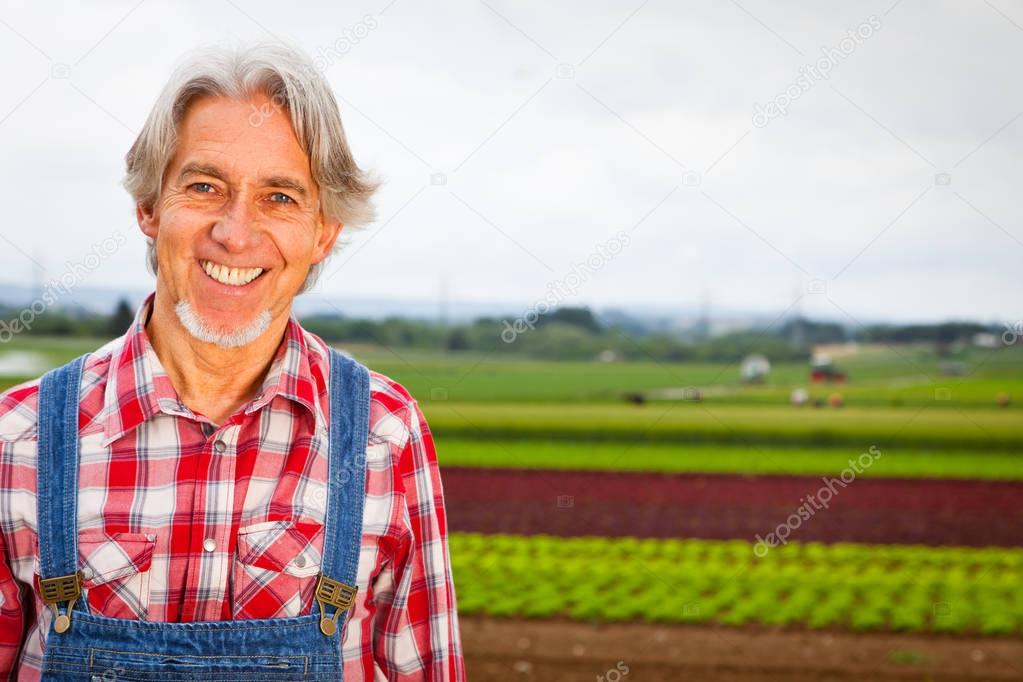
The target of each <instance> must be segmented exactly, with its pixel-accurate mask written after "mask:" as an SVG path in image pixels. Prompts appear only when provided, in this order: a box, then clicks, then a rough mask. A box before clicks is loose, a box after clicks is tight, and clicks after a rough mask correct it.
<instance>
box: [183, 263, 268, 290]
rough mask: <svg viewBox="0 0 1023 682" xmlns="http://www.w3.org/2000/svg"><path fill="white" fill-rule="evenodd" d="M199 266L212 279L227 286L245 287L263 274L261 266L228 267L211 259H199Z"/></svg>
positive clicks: (263, 270)
mask: <svg viewBox="0 0 1023 682" xmlns="http://www.w3.org/2000/svg"><path fill="white" fill-rule="evenodd" d="M199 267H200V268H202V271H203V272H205V273H206V275H207V276H208V277H209V278H210V279H212V280H213V281H215V282H217V283H219V284H223V285H226V286H229V287H245V286H247V285H249V284H251V283H252V282H254V281H255V280H257V279H259V278H260V277H262V276H263V274H264V273H266V272H267V270H265V269H263V268H239V267H229V266H227V265H224V264H222V263H216V262H214V261H211V260H205V259H202V258H200V259H199Z"/></svg>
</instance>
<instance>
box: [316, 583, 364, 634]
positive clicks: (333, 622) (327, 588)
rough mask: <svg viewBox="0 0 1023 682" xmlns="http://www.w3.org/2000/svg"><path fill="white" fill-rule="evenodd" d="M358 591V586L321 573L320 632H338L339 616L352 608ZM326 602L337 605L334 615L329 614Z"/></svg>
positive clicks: (318, 599) (317, 595) (317, 587)
mask: <svg viewBox="0 0 1023 682" xmlns="http://www.w3.org/2000/svg"><path fill="white" fill-rule="evenodd" d="M358 593H359V588H358V587H352V586H351V585H346V584H344V583H342V582H338V581H337V580H332V579H330V578H328V577H327V576H325V575H323V574H322V573H321V574H320V579H319V580H318V581H317V582H316V601H317V602H319V604H320V632H322V633H323V634H325V635H327V636H328V637H330V636H331V635H333V634H334V633H335V632H337V618H338V616H340V615H341V614H342V613H344V612H345V611H347V610H348V609H349V608H351V606H352V604H354V603H355V595H356V594H358ZM325 602H326V604H330V605H331V606H336V607H337V611H335V612H334V614H333V615H332V616H328V615H327V607H326V605H325Z"/></svg>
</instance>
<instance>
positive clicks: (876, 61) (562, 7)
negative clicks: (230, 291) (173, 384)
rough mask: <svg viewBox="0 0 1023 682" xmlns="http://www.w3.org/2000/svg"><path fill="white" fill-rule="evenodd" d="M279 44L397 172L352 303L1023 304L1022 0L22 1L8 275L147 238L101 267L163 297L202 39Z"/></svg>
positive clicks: (989, 310) (362, 148)
mask: <svg viewBox="0 0 1023 682" xmlns="http://www.w3.org/2000/svg"><path fill="white" fill-rule="evenodd" d="M296 5H301V6H302V8H303V9H301V10H299V9H296ZM427 5H428V9H427ZM272 36H277V37H281V38H285V39H288V40H291V41H293V42H296V43H298V44H299V45H301V46H303V47H304V48H305V49H306V50H307V51H308V52H309V53H310V54H311V55H313V56H314V57H315V58H316V60H317V64H318V65H319V66H321V67H322V68H323V70H324V73H325V74H326V76H327V77H328V79H329V81H330V83H331V84H332V86H333V87H334V89H335V92H336V94H337V96H338V99H339V104H340V107H341V111H342V116H343V118H344V123H345V127H346V129H347V132H348V136H349V139H350V142H351V144H352V146H353V149H354V153H355V155H356V159H357V160H358V161H359V163H360V165H362V166H363V167H366V168H369V169H372V170H373V171H375V172H376V173H378V174H379V175H380V176H382V177H383V178H384V180H385V184H384V186H383V188H382V189H381V190H380V193H379V195H378V201H377V206H378V213H379V219H378V220H377V221H376V223H374V224H373V225H371V226H370V227H368V228H367V229H366V230H364V231H361V232H358V233H353V234H352V240H351V243H350V244H349V245H348V246H347V247H346V249H345V250H343V251H342V252H340V253H339V254H337V255H336V256H334V258H333V260H332V261H331V262H330V263H329V264H328V265H327V268H326V270H325V273H326V274H325V276H324V277H323V279H322V280H321V282H320V284H319V291H320V292H323V293H325V294H330V295H333V296H341V297H345V296H348V297H356V298H396V299H421V300H423V301H424V304H427V305H433V304H434V302H435V301H436V299H437V298H438V297H439V296H440V295H441V292H442V291H446V292H447V296H449V297H450V298H451V299H455V300H466V301H504V302H523V303H530V302H533V301H536V300H538V299H540V298H543V297H544V296H548V295H549V292H550V291H551V290H552V287H554V288H557V289H558V290H559V291H560V292H561V293H560V294H558V296H559V300H561V301H563V302H565V303H587V304H593V305H598V306H610V305H616V306H622V307H626V308H627V307H630V306H645V305H659V306H665V307H677V308H679V309H691V308H693V307H695V306H699V305H700V303H701V301H703V300H709V302H710V304H711V306H712V308H713V309H720V310H726V309H741V310H748V311H754V312H758V313H762V314H771V313H774V312H778V313H780V312H782V311H784V310H791V309H795V308H798V309H800V310H802V311H803V312H806V313H808V314H812V315H818V316H826V317H831V318H836V319H841V320H845V321H855V320H866V319H910V320H935V319H946V318H954V317H958V318H962V317H968V318H973V319H984V320H990V321H998V322H1003V321H1014V320H1018V319H1019V318H1020V316H1023V305H1021V303H1020V301H1023V277H1021V276H1020V275H1021V272H1020V270H1021V268H1020V266H1021V264H1023V202H1021V201H1020V200H1019V198H1020V192H1021V189H1023V188H1021V180H1023V6H1020V5H1019V4H1018V3H1012V2H1009V1H1008V0H990V2H986V1H972V0H969V1H962V2H938V3H935V2H925V1H924V0H901V1H898V2H897V1H896V0H884V1H883V2H861V3H848V2H828V3H796V2H786V3H779V2H763V1H759V0H741V2H712V1H710V0H708V1H706V2H677V1H676V0H648V1H646V2H644V1H642V0H635V1H632V2H624V1H622V2H587V3H582V2H573V3H568V2H555V3H541V2H532V3H521V2H520V3H513V2H508V1H502V0H486V2H483V1H470V0H463V1H455V2H431V3H418V2H411V1H410V0H394V1H393V2H391V1H390V0H380V1H378V2H345V3H338V2H329V3H328V2H323V3H292V4H285V3H271V2H242V1H241V0H234V1H232V0H211V1H208V2H203V3H198V2H196V3H184V2H174V3H172V2H170V1H169V0H142V1H141V2H139V0H129V1H124V2H122V1H120V0H118V1H113V0H105V1H96V2H89V3H84V2H83V3H72V2H45V1H43V2H40V1H38V0H33V1H32V2H29V1H28V0H24V1H21V2H18V1H12V0H3V2H2V3H0V60H2V63H3V64H4V65H5V66H6V69H5V78H4V81H3V85H2V88H0V150H2V155H0V159H2V163H0V178H2V180H3V182H4V186H5V187H7V188H8V193H7V196H8V199H7V201H6V202H5V206H4V211H3V217H2V219H0V282H22V283H24V282H27V281H30V280H31V279H32V278H33V277H35V276H36V273H39V272H42V273H43V276H45V277H47V278H52V277H59V276H60V275H61V274H62V273H63V272H64V271H65V268H66V267H67V263H68V262H81V261H82V260H83V258H84V257H85V254H87V253H90V252H92V250H93V246H94V245H95V244H98V243H100V242H102V240H103V239H104V238H107V237H115V238H119V235H120V236H123V237H124V239H122V240H121V241H122V242H123V243H122V244H120V245H119V246H118V248H117V249H116V251H114V252H113V253H110V254H109V255H104V257H103V261H102V263H101V265H100V266H99V267H98V268H95V269H94V270H92V271H90V272H89V273H88V276H87V278H86V279H85V282H84V283H86V284H88V285H89V286H101V287H128V288H131V289H138V288H143V289H144V288H147V287H150V286H151V283H152V278H151V276H150V275H149V274H148V272H147V271H146V270H145V267H144V242H143V239H142V236H141V234H140V233H139V232H138V229H137V227H136V225H135V223H134V217H133V208H132V205H131V202H130V200H129V198H128V196H127V194H126V193H125V192H124V190H123V189H121V187H120V185H119V181H120V177H121V173H122V163H123V154H124V152H125V151H126V150H127V149H128V147H129V146H130V144H131V142H132V140H133V139H134V137H135V135H136V133H137V131H138V130H139V128H140V127H141V125H142V122H143V121H144V119H145V116H146V114H147V113H148V111H149V108H150V106H151V105H152V103H153V101H154V99H155V97H156V95H157V93H158V91H159V89H160V88H161V87H162V85H163V83H164V81H165V79H166V77H167V75H168V73H169V71H170V69H171V68H172V66H173V65H174V64H175V63H176V61H177V60H178V59H179V58H180V56H181V55H182V53H183V52H184V51H186V50H187V49H189V48H190V47H193V46H195V45H199V44H205V43H213V42H232V41H245V40H252V39H259V38H270V37H272ZM108 243H109V242H108ZM612 251H613V252H614V253H612ZM587 263H589V266H587V265H586V264H587Z"/></svg>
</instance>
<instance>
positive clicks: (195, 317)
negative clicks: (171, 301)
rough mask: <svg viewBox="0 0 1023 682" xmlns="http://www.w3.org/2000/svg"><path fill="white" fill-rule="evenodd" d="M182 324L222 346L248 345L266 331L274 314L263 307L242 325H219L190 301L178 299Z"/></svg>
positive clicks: (176, 308)
mask: <svg viewBox="0 0 1023 682" xmlns="http://www.w3.org/2000/svg"><path fill="white" fill-rule="evenodd" d="M174 312H175V313H176V314H177V316H178V321H180V322H181V326H183V327H184V328H185V330H186V331H187V332H188V333H189V334H190V335H191V336H192V337H193V338H195V339H197V340H199V341H202V342H204V343H211V344H213V345H215V346H220V347H221V348H240V347H242V346H246V345H248V344H250V343H252V342H253V341H255V340H256V339H258V338H259V337H260V336H262V335H263V334H265V333H266V331H267V329H269V328H270V322H271V320H272V319H273V316H272V315H271V314H270V310H269V308H266V309H263V310H262V311H261V312H259V313H258V314H257V315H256V316H255V317H254V318H253V319H251V320H250V321H249V322H246V323H243V324H240V325H232V326H226V325H218V324H214V323H212V322H211V321H210V320H208V319H206V318H205V317H203V316H202V315H200V314H199V313H198V312H196V310H195V308H193V307H192V304H191V303H189V302H188V301H185V300H181V301H178V302H177V304H176V305H175V306H174Z"/></svg>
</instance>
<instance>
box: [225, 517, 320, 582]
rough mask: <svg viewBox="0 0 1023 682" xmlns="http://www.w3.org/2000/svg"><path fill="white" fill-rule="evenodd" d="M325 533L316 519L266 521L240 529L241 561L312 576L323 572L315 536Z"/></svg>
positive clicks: (280, 571)
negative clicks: (314, 542)
mask: <svg viewBox="0 0 1023 682" xmlns="http://www.w3.org/2000/svg"><path fill="white" fill-rule="evenodd" d="M321 533H323V525H322V524H320V523H316V522H315V521H302V522H298V523H295V522H292V521H288V520H280V521H263V522H261V523H255V524H251V525H248V526H245V527H243V528H239V529H238V561H239V562H241V563H243V564H248V565H250V566H257V567H259V568H264V569H267V570H270V571H277V572H279V573H289V574H291V575H295V576H310V575H316V574H317V573H319V572H320V552H319V550H317V549H316V547H315V545H314V544H313V540H315V539H316V537H317V536H319V535H320V534H321Z"/></svg>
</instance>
